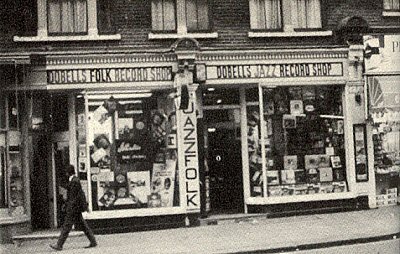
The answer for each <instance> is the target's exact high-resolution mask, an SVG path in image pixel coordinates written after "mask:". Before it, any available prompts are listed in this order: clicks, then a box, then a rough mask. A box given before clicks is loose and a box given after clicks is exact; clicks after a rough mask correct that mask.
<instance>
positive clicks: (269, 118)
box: [261, 86, 348, 197]
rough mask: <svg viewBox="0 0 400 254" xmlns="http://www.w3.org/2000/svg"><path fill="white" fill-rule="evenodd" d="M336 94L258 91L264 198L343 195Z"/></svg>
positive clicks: (327, 90) (339, 92) (325, 90)
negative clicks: (264, 170) (263, 156)
mask: <svg viewBox="0 0 400 254" xmlns="http://www.w3.org/2000/svg"><path fill="white" fill-rule="evenodd" d="M342 89H343V88H341V87H339V86H333V87H327V88H326V87H315V86H307V87H278V88H270V87H268V88H262V95H263V100H262V112H263V114H262V116H263V120H264V128H262V130H263V132H262V135H261V136H262V137H263V141H264V142H263V144H264V147H263V148H264V149H265V167H266V170H267V171H266V172H267V194H268V197H276V196H280V197H282V196H291V195H296V196H297V195H299V196H300V195H303V196H306V195H312V194H318V195H321V194H327V193H334V192H347V191H348V188H347V183H346V168H345V166H344V161H345V147H344V143H345V142H344V127H345V126H344V117H343V115H342V113H343V112H342V105H341V104H342V101H341V98H342ZM332 97H333V99H332ZM326 100H328V101H329V102H330V107H327V106H326V105H324V103H326ZM270 162H271V163H270ZM276 178H278V179H276Z"/></svg>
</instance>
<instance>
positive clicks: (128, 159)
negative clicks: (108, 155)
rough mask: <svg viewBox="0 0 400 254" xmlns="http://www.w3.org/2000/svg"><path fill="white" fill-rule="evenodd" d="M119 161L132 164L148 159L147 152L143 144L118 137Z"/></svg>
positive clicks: (116, 142)
mask: <svg viewBox="0 0 400 254" xmlns="http://www.w3.org/2000/svg"><path fill="white" fill-rule="evenodd" d="M115 145H116V148H117V161H118V163H120V164H130V163H134V162H139V161H146V160H147V154H146V151H145V149H144V147H143V146H142V144H137V143H135V142H133V141H130V140H123V139H116V140H115Z"/></svg>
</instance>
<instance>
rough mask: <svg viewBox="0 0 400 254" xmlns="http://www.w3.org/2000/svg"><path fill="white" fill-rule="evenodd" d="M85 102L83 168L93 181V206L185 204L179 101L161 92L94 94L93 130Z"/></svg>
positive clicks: (79, 115)
mask: <svg viewBox="0 0 400 254" xmlns="http://www.w3.org/2000/svg"><path fill="white" fill-rule="evenodd" d="M83 104H84V103H83V100H82V99H78V104H77V105H78V107H77V111H78V112H77V125H78V128H77V129H78V150H79V153H78V154H79V158H78V160H79V172H80V177H81V180H83V181H82V183H83V184H84V185H85V184H87V182H86V179H88V180H90V181H91V195H92V207H93V210H94V211H96V210H113V209H135V208H136V209H138V208H157V207H174V206H179V202H180V199H179V182H178V177H177V176H178V171H177V147H176V144H175V145H174V142H172V143H171V142H170V141H171V139H173V140H174V137H176V115H175V106H174V101H173V99H171V98H170V97H168V94H167V93H164V92H158V91H152V92H145V93H143V92H138V93H125V94H124V93H122V94H98V95H91V96H89V99H88V109H89V112H88V113H89V115H88V122H87V128H88V130H87V132H85V120H84V119H85V115H84V105H83ZM86 133H87V134H88V136H87V137H86V136H85V134H86ZM175 140H176V139H175ZM171 144H172V145H171ZM86 145H87V146H88V149H87V147H86ZM86 149H87V150H86ZM87 151H89V154H87V155H86V152H87ZM88 157H89V158H88ZM89 161H90V163H89V165H87V163H88V162H89ZM88 167H90V175H88Z"/></svg>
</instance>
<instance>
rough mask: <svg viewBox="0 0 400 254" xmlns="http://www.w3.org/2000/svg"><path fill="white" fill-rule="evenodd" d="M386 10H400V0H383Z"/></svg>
mask: <svg viewBox="0 0 400 254" xmlns="http://www.w3.org/2000/svg"><path fill="white" fill-rule="evenodd" d="M383 9H384V10H397V11H398V10H400V0H383Z"/></svg>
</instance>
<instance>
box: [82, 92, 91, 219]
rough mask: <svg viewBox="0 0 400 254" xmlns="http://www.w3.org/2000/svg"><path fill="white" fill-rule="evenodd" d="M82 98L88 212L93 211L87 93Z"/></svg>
mask: <svg viewBox="0 0 400 254" xmlns="http://www.w3.org/2000/svg"><path fill="white" fill-rule="evenodd" d="M84 100H85V136H86V154H87V156H86V165H87V175H86V180H87V188H88V190H87V191H88V192H87V193H88V196H87V201H88V203H89V207H88V208H89V212H91V211H93V203H92V192H93V190H92V179H91V165H90V156H89V154H90V147H89V145H88V144H87V142H88V140H87V139H88V137H89V123H88V120H89V117H88V116H89V98H88V95H87V93H85V94H84Z"/></svg>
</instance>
